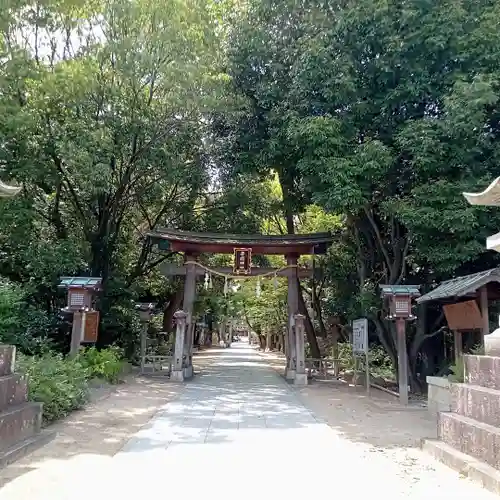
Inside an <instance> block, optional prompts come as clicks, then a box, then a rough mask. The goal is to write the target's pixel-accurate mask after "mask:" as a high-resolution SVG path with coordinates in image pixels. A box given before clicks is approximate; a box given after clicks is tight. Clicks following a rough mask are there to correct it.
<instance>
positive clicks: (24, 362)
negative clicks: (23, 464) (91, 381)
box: [17, 353, 89, 423]
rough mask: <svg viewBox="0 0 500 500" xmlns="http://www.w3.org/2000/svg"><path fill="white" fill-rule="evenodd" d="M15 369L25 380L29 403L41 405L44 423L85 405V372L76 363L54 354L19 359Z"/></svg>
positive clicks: (86, 393)
mask: <svg viewBox="0 0 500 500" xmlns="http://www.w3.org/2000/svg"><path fill="white" fill-rule="evenodd" d="M17 369H18V371H20V372H22V373H25V374H26V375H27V377H28V398H29V400H30V401H38V402H41V403H43V419H44V422H45V423H48V422H52V421H54V420H57V419H59V418H61V417H64V416H65V415H67V414H68V413H70V412H71V411H73V410H77V409H79V408H81V407H82V406H83V405H84V404H85V403H86V402H87V401H88V397H89V386H88V384H87V378H88V371H87V369H86V368H85V367H84V366H83V365H82V363H80V361H79V360H78V359H73V360H71V359H65V358H63V356H62V355H60V354H54V353H45V354H43V355H41V356H35V357H28V356H24V355H19V356H18V358H17Z"/></svg>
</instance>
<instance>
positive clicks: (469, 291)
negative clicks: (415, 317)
mask: <svg viewBox="0 0 500 500" xmlns="http://www.w3.org/2000/svg"><path fill="white" fill-rule="evenodd" d="M499 283H500V269H498V268H496V267H495V268H493V269H488V270H486V271H481V272H479V273H474V274H468V275H467V276H461V277H459V278H454V279H452V280H448V281H443V282H442V283H441V284H440V285H438V286H437V287H436V288H434V290H431V291H430V292H429V293H426V294H425V295H422V296H421V297H420V298H418V299H417V303H418V304H421V303H422V302H429V301H431V300H438V301H447V302H451V301H455V302H456V301H459V300H462V299H465V298H471V297H476V294H477V292H478V290H479V289H480V288H481V287H483V286H488V292H489V293H488V295H489V297H490V298H493V297H496V296H498V294H499V292H500V289H499Z"/></svg>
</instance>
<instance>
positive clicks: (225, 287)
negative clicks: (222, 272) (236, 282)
mask: <svg viewBox="0 0 500 500" xmlns="http://www.w3.org/2000/svg"><path fill="white" fill-rule="evenodd" d="M227 291H228V284H227V276H226V277H225V278H224V297H225V296H226V295H227Z"/></svg>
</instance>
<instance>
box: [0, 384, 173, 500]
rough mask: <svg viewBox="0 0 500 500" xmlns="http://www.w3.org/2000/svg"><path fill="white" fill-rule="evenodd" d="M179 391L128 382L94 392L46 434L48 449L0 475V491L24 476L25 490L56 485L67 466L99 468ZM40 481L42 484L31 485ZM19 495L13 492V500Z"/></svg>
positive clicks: (160, 385) (170, 387) (162, 385)
mask: <svg viewBox="0 0 500 500" xmlns="http://www.w3.org/2000/svg"><path fill="white" fill-rule="evenodd" d="M181 389H182V385H180V384H174V383H171V382H169V381H162V380H161V379H160V380H158V379H147V378H141V377H134V376H129V377H127V378H126V380H125V383H123V384H120V385H118V386H114V387H103V388H99V389H96V390H94V391H93V400H94V401H93V402H92V403H90V404H89V405H88V406H87V407H86V408H85V409H83V410H80V411H77V412H74V413H72V414H71V415H69V416H68V417H67V418H66V419H64V420H62V421H60V422H58V423H56V424H54V425H52V426H50V427H49V428H48V430H49V431H50V432H53V433H54V438H53V439H52V440H51V441H50V442H49V443H48V444H46V445H45V446H43V447H41V448H38V449H37V450H35V451H34V452H33V453H31V454H30V455H27V456H26V457H23V458H22V459H21V460H18V461H17V462H15V463H14V464H12V465H9V466H8V467H6V468H4V469H2V470H0V488H2V489H3V487H4V486H5V485H7V484H8V483H11V482H14V481H15V480H16V479H18V478H19V479H20V478H21V476H23V475H25V474H28V473H29V474H30V476H31V477H32V478H33V479H34V480H33V481H29V482H26V481H24V482H23V484H26V485H28V484H33V485H38V487H40V485H41V484H47V481H54V482H56V481H59V480H60V478H61V477H62V476H64V474H65V473H66V472H65V471H67V470H68V468H67V467H66V464H67V461H68V460H71V461H77V462H78V463H79V464H81V466H82V467H81V470H82V473H83V472H84V470H85V469H86V468H88V469H89V470H90V469H94V468H95V467H98V466H99V464H102V463H104V462H105V461H106V460H107V459H111V457H112V456H113V455H114V454H115V453H116V452H117V451H118V450H120V449H121V448H122V447H123V445H124V444H125V442H126V441H127V440H128V439H129V437H130V436H131V435H132V434H134V433H136V432H137V431H138V430H139V429H140V428H141V427H142V426H143V425H145V424H146V423H147V422H148V421H149V420H150V418H151V417H152V416H153V415H154V414H155V413H156V412H157V411H158V410H159V408H160V407H162V406H163V405H165V404H166V403H167V402H168V401H169V400H171V399H172V398H173V397H175V396H176V395H177V394H178V393H179V392H180V391H181ZM87 465H88V466H89V467H87ZM42 475H43V476H44V481H43V482H42V483H40V482H39V481H37V480H35V477H37V478H40V476H42ZM80 480H81V479H80ZM18 482H19V481H18ZM5 489H7V488H5ZM0 492H2V490H0ZM24 493H25V494H26V495H27V494H28V493H29V491H26V492H24V491H23V494H24ZM20 494H21V493H20V492H19V493H18V490H17V489H16V498H17V495H20ZM0 497H1V498H3V496H2V495H1V494H0ZM22 498H24V496H23V497H22ZM26 498H28V497H27V496H26ZM32 498H38V496H37V495H35V496H32ZM19 499H21V497H20V496H19Z"/></svg>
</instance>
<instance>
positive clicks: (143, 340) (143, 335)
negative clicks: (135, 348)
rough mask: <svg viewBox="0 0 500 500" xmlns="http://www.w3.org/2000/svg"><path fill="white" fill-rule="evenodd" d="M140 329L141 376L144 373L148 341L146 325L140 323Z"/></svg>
mask: <svg viewBox="0 0 500 500" xmlns="http://www.w3.org/2000/svg"><path fill="white" fill-rule="evenodd" d="M141 326H142V328H141V375H144V373H145V371H146V347H147V341H148V323H146V322H145V321H143V322H142V325H141Z"/></svg>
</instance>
